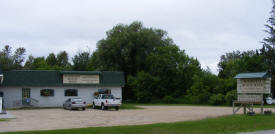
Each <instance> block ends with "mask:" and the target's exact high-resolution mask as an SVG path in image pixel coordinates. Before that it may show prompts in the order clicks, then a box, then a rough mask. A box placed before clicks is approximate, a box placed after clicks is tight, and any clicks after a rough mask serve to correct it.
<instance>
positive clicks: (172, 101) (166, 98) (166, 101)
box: [162, 95, 175, 103]
mask: <svg viewBox="0 0 275 134" xmlns="http://www.w3.org/2000/svg"><path fill="white" fill-rule="evenodd" d="M162 101H163V102H164V103H175V99H174V98H173V97H172V96H169V95H166V96H165V97H163V99H162Z"/></svg>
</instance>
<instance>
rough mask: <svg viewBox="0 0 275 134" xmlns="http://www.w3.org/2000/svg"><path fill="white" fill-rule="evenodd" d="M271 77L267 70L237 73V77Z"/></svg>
mask: <svg viewBox="0 0 275 134" xmlns="http://www.w3.org/2000/svg"><path fill="white" fill-rule="evenodd" d="M267 77H270V76H269V75H268V73H267V72H256V73H240V74H238V75H236V76H235V77H234V78H235V79H242V78H247V79H249V78H267Z"/></svg>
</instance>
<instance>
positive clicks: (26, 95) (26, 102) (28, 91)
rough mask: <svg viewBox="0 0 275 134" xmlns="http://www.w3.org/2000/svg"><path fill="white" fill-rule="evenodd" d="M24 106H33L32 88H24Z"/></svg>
mask: <svg viewBox="0 0 275 134" xmlns="http://www.w3.org/2000/svg"><path fill="white" fill-rule="evenodd" d="M22 104H23V105H30V104H31V88H22Z"/></svg>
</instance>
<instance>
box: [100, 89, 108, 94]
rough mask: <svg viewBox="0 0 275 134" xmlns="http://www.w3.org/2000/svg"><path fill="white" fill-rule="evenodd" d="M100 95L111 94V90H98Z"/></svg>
mask: <svg viewBox="0 0 275 134" xmlns="http://www.w3.org/2000/svg"><path fill="white" fill-rule="evenodd" d="M98 93H99V94H111V89H106V88H104V89H98Z"/></svg>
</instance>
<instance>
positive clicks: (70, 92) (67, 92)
mask: <svg viewBox="0 0 275 134" xmlns="http://www.w3.org/2000/svg"><path fill="white" fill-rule="evenodd" d="M65 96H78V91H77V89H66V90H65Z"/></svg>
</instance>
